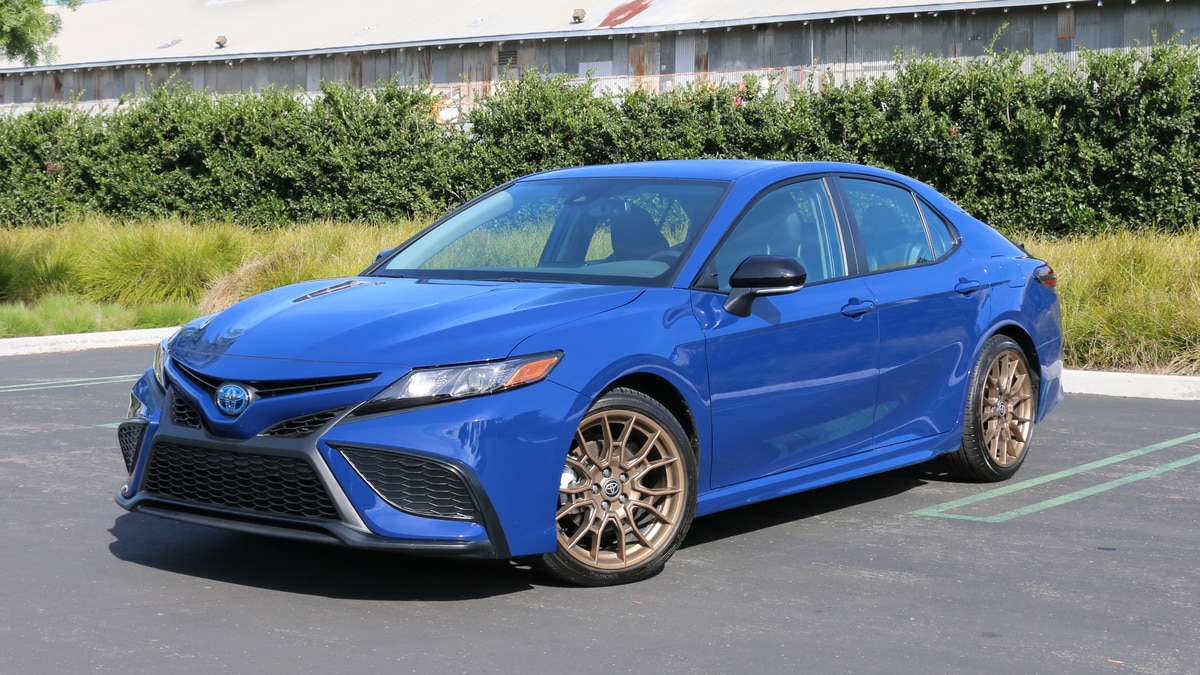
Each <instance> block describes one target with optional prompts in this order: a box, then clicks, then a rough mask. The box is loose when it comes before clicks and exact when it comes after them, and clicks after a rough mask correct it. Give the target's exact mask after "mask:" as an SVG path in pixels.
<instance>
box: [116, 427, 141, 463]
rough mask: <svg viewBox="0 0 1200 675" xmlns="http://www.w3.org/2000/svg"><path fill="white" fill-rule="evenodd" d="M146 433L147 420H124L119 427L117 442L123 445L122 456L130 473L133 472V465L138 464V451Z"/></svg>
mask: <svg viewBox="0 0 1200 675" xmlns="http://www.w3.org/2000/svg"><path fill="white" fill-rule="evenodd" d="M145 435H146V423H145V422H122V423H121V426H119V427H117V443H119V444H120V445H121V458H122V459H124V460H125V470H126V471H128V472H129V473H133V465H134V464H137V458H138V451H139V450H140V449H141V447H142V437H143V436H145Z"/></svg>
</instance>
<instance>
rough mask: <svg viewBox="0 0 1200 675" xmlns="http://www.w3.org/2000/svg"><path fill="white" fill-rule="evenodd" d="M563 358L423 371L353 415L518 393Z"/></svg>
mask: <svg viewBox="0 0 1200 675" xmlns="http://www.w3.org/2000/svg"><path fill="white" fill-rule="evenodd" d="M562 355H563V353H562V352H548V353H543V354H532V355H530V356H519V357H516V358H511V359H505V360H503V361H489V362H487V363H469V364H466V365H461V366H446V367H442V368H421V369H418V370H414V371H412V372H411V373H409V374H408V375H405V376H404V377H402V378H400V379H399V380H398V381H397V382H396V383H395V384H393V385H392V386H390V387H388V388H387V389H384V390H383V391H382V392H380V394H379V395H378V396H376V397H375V398H373V399H371V400H370V401H367V402H366V403H364V404H363V405H362V406H360V407H359V409H358V410H356V411H355V412H354V414H356V415H368V414H371V413H377V412H382V411H385V410H398V409H401V408H412V407H414V406H420V405H428V404H430V403H441V402H443V401H452V400H457V399H461V398H469V397H471V396H483V395H484V394H494V393H496V392H500V391H508V390H509V389H516V388H517V387H523V386H525V385H527V384H533V383H535V382H540V381H542V380H543V379H545V378H546V376H547V375H549V374H550V371H551V370H554V366H556V365H558V362H559V360H560V359H562Z"/></svg>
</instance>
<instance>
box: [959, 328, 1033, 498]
mask: <svg viewBox="0 0 1200 675" xmlns="http://www.w3.org/2000/svg"><path fill="white" fill-rule="evenodd" d="M1036 414H1037V389H1036V387H1035V386H1034V376H1033V373H1032V371H1031V370H1030V368H1029V359H1028V358H1027V357H1026V356H1025V352H1024V351H1023V350H1022V349H1021V347H1020V346H1019V345H1018V344H1017V343H1016V342H1014V341H1013V340H1012V339H1010V338H1008V337H1005V336H1003V335H997V336H995V337H993V338H992V339H991V340H989V341H988V343H987V344H986V345H984V348H983V352H982V353H981V354H980V355H979V359H978V361H976V363H975V371H974V373H973V374H972V376H971V390H970V393H969V394H968V395H967V408H966V411H965V413H964V415H963V439H962V446H961V447H960V448H959V449H958V450H956V451H955V452H952V453H950V454H949V455H947V456H946V464H947V466H948V468H949V470H950V472H951V473H953V474H955V475H957V476H958V477H960V478H964V479H967V480H977V481H985V482H996V481H1002V480H1007V479H1009V478H1011V477H1012V476H1013V474H1015V473H1016V472H1017V469H1018V468H1020V466H1021V463H1022V462H1024V461H1025V454H1026V452H1027V451H1028V450H1029V442H1030V440H1031V437H1032V434H1033V419H1034V416H1035V415H1036Z"/></svg>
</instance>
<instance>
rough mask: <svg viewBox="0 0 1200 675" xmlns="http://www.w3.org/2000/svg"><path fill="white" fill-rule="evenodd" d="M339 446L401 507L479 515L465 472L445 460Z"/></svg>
mask: <svg viewBox="0 0 1200 675" xmlns="http://www.w3.org/2000/svg"><path fill="white" fill-rule="evenodd" d="M339 450H340V451H341V453H342V456H343V457H345V458H346V461H348V462H350V466H352V467H354V470H355V471H357V472H358V475H360V476H362V478H363V480H365V481H366V482H367V484H368V485H370V486H371V488H372V489H373V490H375V492H377V493H379V496H380V497H383V498H384V500H386V501H387V503H389V504H391V505H392V506H394V507H396V508H398V509H400V510H401V511H406V512H408V513H411V514H413V515H417V516H427V517H431V518H449V519H453V520H478V519H479V517H480V514H479V509H478V508H476V506H475V500H474V499H472V498H471V492H470V490H469V489H468V488H467V485H466V483H465V482H463V479H462V476H460V475H459V473H458V472H457V471H455V470H454V469H452V468H451V467H449V466H447V465H445V464H442V463H440V462H435V461H433V460H428V459H424V458H421V457H413V456H412V455H401V454H397V453H392V452H377V451H374V450H359V449H349V448H339Z"/></svg>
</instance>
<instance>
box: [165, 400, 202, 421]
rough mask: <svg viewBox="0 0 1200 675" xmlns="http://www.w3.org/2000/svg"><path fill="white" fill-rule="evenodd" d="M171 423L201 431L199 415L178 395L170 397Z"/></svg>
mask: <svg viewBox="0 0 1200 675" xmlns="http://www.w3.org/2000/svg"><path fill="white" fill-rule="evenodd" d="M171 421H172V422H174V423H175V424H178V425H180V426H185V427H190V428H192V429H201V428H203V424H202V423H201V422H200V413H199V412H197V410H196V408H194V407H193V406H192V404H191V403H190V402H189V401H188V400H187V399H186V398H184V397H182V396H180V395H179V394H177V393H176V394H172V395H171Z"/></svg>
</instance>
